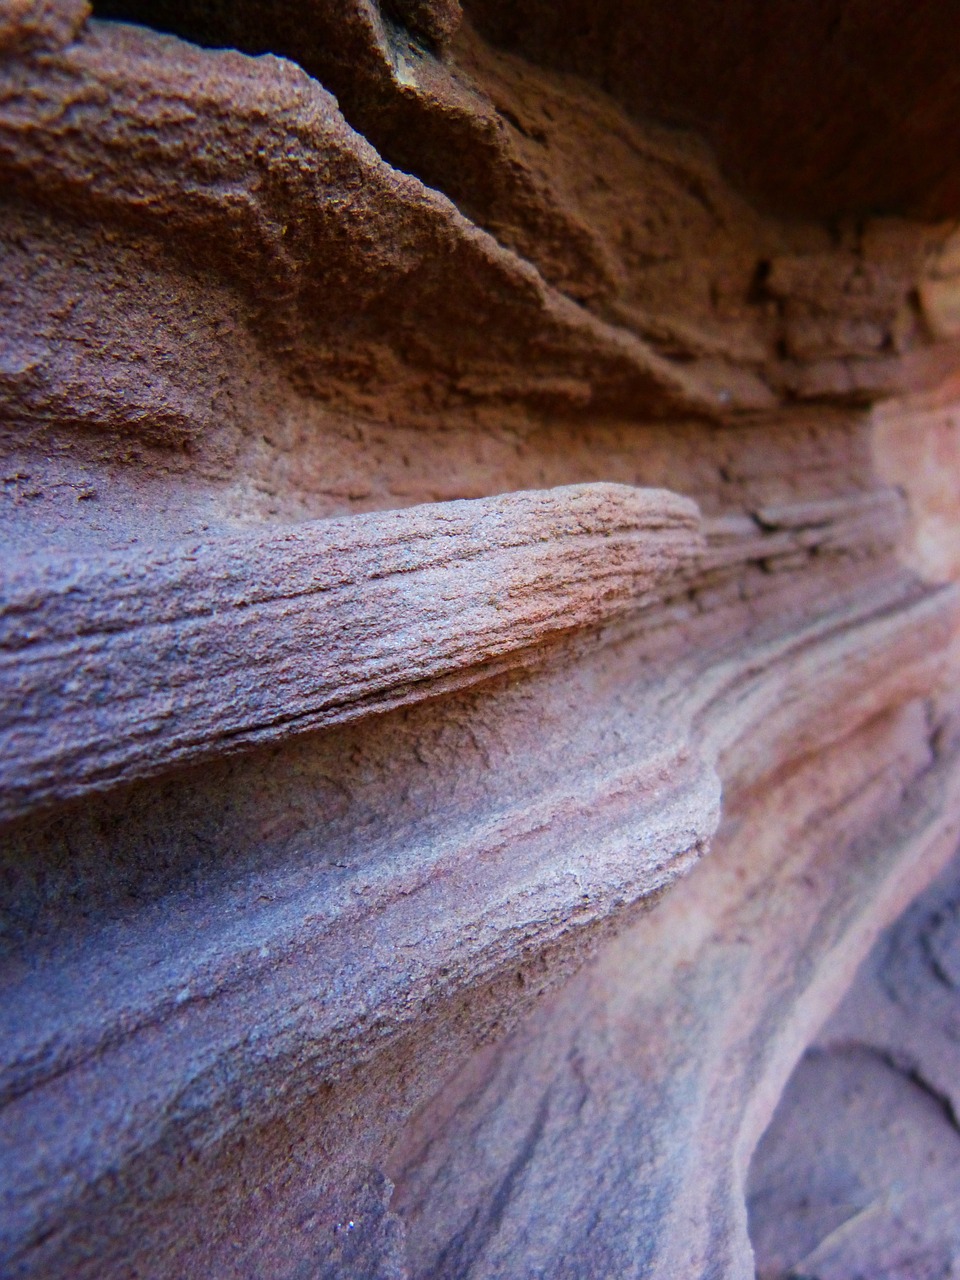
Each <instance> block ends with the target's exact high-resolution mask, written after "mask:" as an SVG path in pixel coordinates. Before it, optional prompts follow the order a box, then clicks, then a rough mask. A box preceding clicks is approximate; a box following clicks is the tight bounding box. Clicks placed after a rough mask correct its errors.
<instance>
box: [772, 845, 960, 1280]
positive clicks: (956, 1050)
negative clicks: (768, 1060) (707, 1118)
mask: <svg viewBox="0 0 960 1280" xmlns="http://www.w3.org/2000/svg"><path fill="white" fill-rule="evenodd" d="M958 897H960V893H958V866H957V861H956V859H954V860H953V862H952V864H951V865H950V867H949V868H948V869H947V871H946V872H945V873H944V875H943V876H942V877H941V878H940V880H939V881H938V882H936V883H935V884H934V885H933V886H932V888H931V889H929V890H928V891H927V892H926V893H924V894H923V895H922V896H921V897H920V898H919V900H918V901H917V902H916V903H915V904H914V905H913V906H912V907H911V908H910V910H909V911H908V912H907V913H906V914H905V915H904V916H903V918H902V919H901V920H899V921H898V922H897V923H896V924H895V925H894V926H892V927H891V928H890V929H889V930H888V931H887V932H886V933H885V934H884V935H883V937H882V938H881V939H880V941H879V942H878V943H877V945H876V946H875V948H874V950H873V952H872V953H871V955H870V957H869V959H868V961H867V962H866V963H865V965H864V966H863V968H862V970H861V971H860V973H859V974H858V975H857V978H856V981H855V982H854V984H853V986H852V987H851V989H850V992H849V993H848V995H847V996H846V998H845V999H844V1001H843V1003H842V1004H841V1006H840V1008H839V1009H838V1010H837V1012H836V1013H835V1014H834V1015H833V1017H832V1018H831V1019H830V1021H829V1022H828V1023H827V1026H826V1027H825V1028H824V1030H823V1031H822V1032H821V1034H820V1036H819V1037H818V1039H817V1041H816V1043H815V1044H814V1045H813V1046H812V1047H811V1048H810V1049H809V1050H808V1051H807V1053H806V1054H805V1055H804V1057H803V1059H802V1060H801V1062H800V1064H799V1066H798V1067H797V1069H796V1071H795V1073H794V1075H793V1076H792V1077H791V1080H790V1083H789V1085H788V1086H787V1090H786V1092H785V1094H784V1097H783V1099H782V1101H781V1102H780V1105H779V1106H778V1108H777V1113H776V1115H775V1117H774V1121H773V1123H772V1125H771V1127H770V1129H769V1130H768V1131H767V1133H766V1134H765V1135H764V1138H763V1140H762V1142H761V1143H760V1147H759V1149H758V1151H757V1154H756V1156H755V1157H754V1163H753V1165H752V1167H751V1174H750V1180H751V1185H750V1201H749V1204H750V1219H751V1226H750V1229H751V1236H752V1238H753V1242H754V1246H755V1248H756V1253H757V1269H758V1274H759V1275H760V1276H762V1277H778V1276H786V1275H796V1274H803V1275H809V1276H811V1277H816V1278H819V1277H823V1280H847V1278H848V1277H850V1278H851V1280H852V1277H855V1276H862V1275H869V1276H876V1277H878V1278H880V1277H887V1276H889V1277H894V1276H897V1277H899V1276H911V1277H913V1276H916V1277H918V1280H920V1278H922V1277H927V1276H930V1277H934V1276H948V1275H950V1274H952V1272H953V1271H955V1270H956V1268H957V1266H958V1265H960V1222H958V1216H957V1206H958V1204H960V1129H958V1120H957V1117H958V1112H960V1089H958V1082H960V999H958V992H960V967H958V960H960V912H958Z"/></svg>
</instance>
